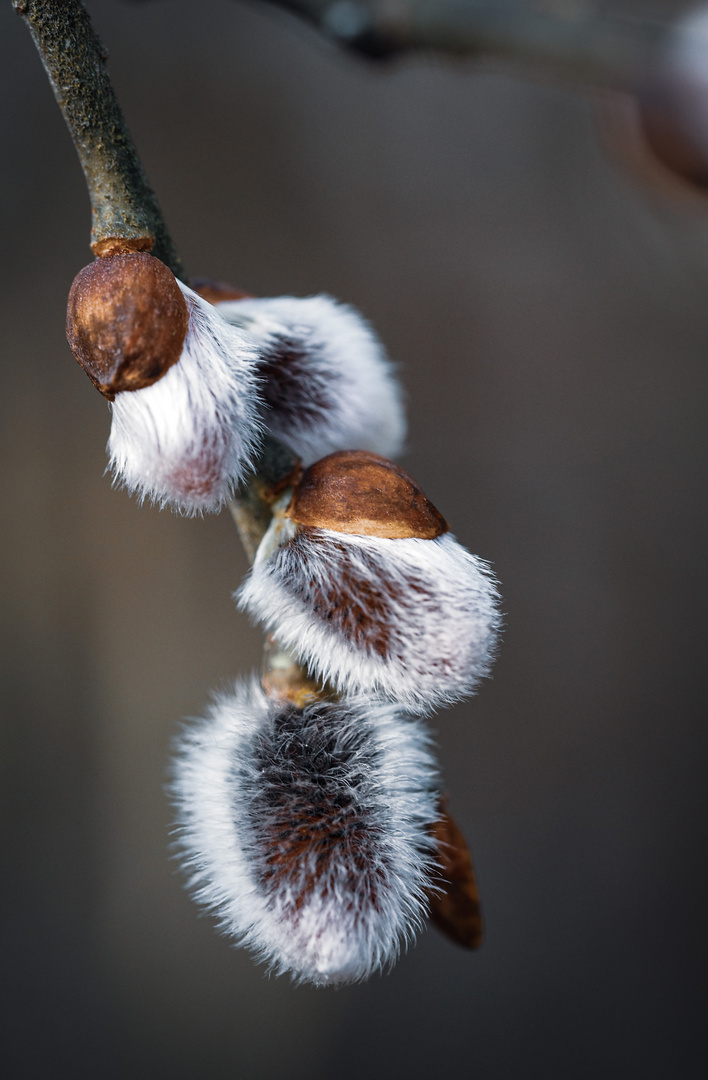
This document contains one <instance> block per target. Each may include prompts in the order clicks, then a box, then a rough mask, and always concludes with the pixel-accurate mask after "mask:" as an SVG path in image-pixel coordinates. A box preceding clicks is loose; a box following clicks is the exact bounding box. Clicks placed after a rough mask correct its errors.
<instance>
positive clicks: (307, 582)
mask: <svg viewBox="0 0 708 1080" xmlns="http://www.w3.org/2000/svg"><path fill="white" fill-rule="evenodd" d="M236 597H237V599H238V603H239V606H240V607H241V608H243V609H244V610H246V611H248V612H249V613H250V614H251V615H252V616H253V617H254V618H255V619H258V620H259V621H260V622H262V623H264V624H265V626H266V628H267V629H268V630H270V631H271V632H272V633H273V634H274V635H275V637H276V638H277V640H278V641H279V642H280V644H281V645H282V646H283V647H284V648H286V649H288V650H290V651H291V652H292V653H293V655H294V656H295V657H296V658H297V660H298V662H299V663H302V664H304V665H306V666H307V668H308V670H309V671H310V672H311V673H312V674H314V675H316V676H317V678H318V679H323V680H326V681H327V682H329V683H331V684H332V685H333V686H334V687H335V688H336V689H337V690H339V691H340V692H343V693H347V694H359V693H366V694H377V695H380V696H382V697H384V698H387V699H389V700H392V701H397V702H399V703H400V704H401V705H402V706H403V707H404V708H406V709H408V710H409V711H411V712H417V713H426V712H429V711H431V710H433V709H436V708H438V707H441V706H444V705H449V704H451V703H452V702H454V701H457V700H459V699H460V698H463V697H466V696H467V695H468V694H471V693H472V692H473V691H474V689H475V688H476V686H477V684H478V682H479V680H480V679H481V678H482V677H483V676H485V675H488V674H489V670H490V667H491V664H492V661H493V659H494V651H495V646H496V641H497V636H498V632H499V628H500V623H501V617H500V615H499V611H498V607H497V605H498V601H499V594H498V592H497V588H496V583H495V580H494V577H493V576H492V573H491V571H490V568H489V566H488V565H487V564H486V563H485V562H483V561H482V560H481V559H478V558H476V557H475V556H474V555H471V554H470V553H469V552H468V551H467V550H466V549H465V548H463V547H462V545H461V544H458V543H457V541H456V540H455V538H454V536H452V535H451V534H450V533H445V534H443V535H442V536H440V537H438V538H437V539H435V540H420V539H404V540H387V539H381V538H378V537H371V536H355V535H348V534H347V535H345V534H343V533H337V532H332V531H331V530H328V529H298V530H297V532H296V533H295V535H294V536H293V537H291V538H290V539H288V540H287V542H286V543H284V544H283V545H282V546H281V547H279V548H277V549H276V550H275V551H273V552H271V553H270V554H269V555H268V556H267V557H266V558H264V559H260V558H258V557H257V558H256V563H255V565H254V567H253V568H252V570H251V571H250V573H249V576H248V577H247V578H246V580H245V581H244V583H243V585H242V586H241V588H240V589H239V591H238V592H237V594H236Z"/></svg>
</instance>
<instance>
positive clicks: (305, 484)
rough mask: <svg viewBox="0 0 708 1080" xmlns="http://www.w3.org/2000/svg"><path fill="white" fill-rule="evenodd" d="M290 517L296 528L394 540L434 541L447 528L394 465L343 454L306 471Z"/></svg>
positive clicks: (367, 455)
mask: <svg viewBox="0 0 708 1080" xmlns="http://www.w3.org/2000/svg"><path fill="white" fill-rule="evenodd" d="M287 516H288V517H289V518H291V519H292V520H293V521H295V522H296V523H297V524H298V525H304V526H306V527H310V528H316V529H332V530H333V531H334V532H340V533H356V534H358V535H359V536H380V537H385V538H388V539H393V540H401V539H405V538H408V537H419V538H420V539H423V540H434V539H435V537H436V536H440V535H441V534H442V533H444V532H447V530H448V528H449V526H448V524H447V522H446V521H445V519H444V518H443V517H442V515H441V514H439V513H438V511H437V510H436V509H435V507H434V506H433V504H432V503H431V502H430V501H429V500H428V499H426V497H425V495H424V494H423V492H422V491H421V490H420V488H419V487H418V485H417V484H416V483H415V481H414V480H411V478H410V476H408V474H407V473H405V472H404V471H403V469H401V468H400V467H399V466H398V465H396V464H394V462H393V461H388V460H387V459H386V458H383V457H379V456H378V454H370V453H368V452H367V451H365V450H341V451H338V452H337V453H336V454H330V455H329V456H328V457H326V458H322V460H321V461H317V462H315V464H314V465H311V466H310V468H309V469H306V470H305V472H304V473H303V476H302V480H301V481H300V483H299V485H298V486H297V488H296V489H295V493H294V495H293V497H292V501H291V503H290V505H289V506H288V509H287Z"/></svg>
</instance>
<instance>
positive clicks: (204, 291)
mask: <svg viewBox="0 0 708 1080" xmlns="http://www.w3.org/2000/svg"><path fill="white" fill-rule="evenodd" d="M190 285H191V287H192V288H193V289H194V291H195V293H197V294H198V295H199V296H201V298H202V300H206V301H207V303H208V304H220V303H221V302H222V300H252V299H253V293H247V292H244V291H243V289H236V288H234V286H233V285H227V284H226V282H225V281H213V280H212V278H193V279H192V281H191V282H190Z"/></svg>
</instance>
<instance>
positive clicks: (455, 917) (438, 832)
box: [429, 805, 483, 949]
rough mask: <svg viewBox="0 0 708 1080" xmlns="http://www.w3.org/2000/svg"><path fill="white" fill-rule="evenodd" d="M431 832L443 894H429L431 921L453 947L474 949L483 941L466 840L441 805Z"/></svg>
mask: <svg viewBox="0 0 708 1080" xmlns="http://www.w3.org/2000/svg"><path fill="white" fill-rule="evenodd" d="M431 832H432V834H433V836H434V837H435V840H436V841H437V844H438V852H437V858H438V862H439V863H440V864H441V869H440V870H438V876H439V878H440V879H442V887H443V888H444V889H445V893H444V894H443V895H440V894H439V893H432V894H431V895H430V897H429V902H430V920H431V922H433V923H434V924H435V925H436V926H437V928H438V930H441V931H442V933H443V934H445V935H446V936H447V937H449V938H451V939H452V941H454V942H456V944H458V945H463V946H464V947H465V948H467V949H477V948H479V946H480V945H481V944H482V938H483V929H482V911H481V907H480V903H479V892H478V891H477V881H476V879H475V874H474V866H473V864H472V856H471V855H470V851H469V848H468V847H467V841H466V840H465V838H464V836H463V834H462V831H461V830H460V828H459V826H458V825H457V824H456V823H455V822H454V821H453V819H452V818H451V817H450V815H449V814H448V813H447V810H446V809H445V806H444V805H443V806H442V807H441V811H440V820H439V821H436V822H435V824H434V825H433V826H431Z"/></svg>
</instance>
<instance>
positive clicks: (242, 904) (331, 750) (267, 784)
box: [172, 680, 439, 986]
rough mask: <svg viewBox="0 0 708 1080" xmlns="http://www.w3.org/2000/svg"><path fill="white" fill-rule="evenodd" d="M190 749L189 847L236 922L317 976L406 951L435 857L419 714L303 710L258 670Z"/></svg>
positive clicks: (180, 789) (220, 704) (180, 758)
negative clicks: (263, 681)
mask: <svg viewBox="0 0 708 1080" xmlns="http://www.w3.org/2000/svg"><path fill="white" fill-rule="evenodd" d="M177 750H178V752H177V757H176V761H175V764H174V780H173V784H172V793H173V796H174V800H175V802H176V805H177V810H178V815H179V816H178V822H179V831H178V846H179V851H180V855H181V858H182V860H183V862H184V864H185V867H186V868H187V869H188V871H189V872H190V875H191V878H190V884H191V886H192V888H193V889H194V890H195V893H196V898H197V900H198V901H199V902H200V903H202V904H204V905H206V906H207V907H208V908H209V909H210V910H212V911H213V912H214V913H215V914H216V915H217V916H218V919H219V922H220V924H221V927H222V928H223V930H224V931H225V932H226V933H227V934H230V935H232V936H234V937H235V938H236V939H237V941H238V942H239V943H241V944H244V945H246V946H248V947H250V948H251V949H252V950H253V951H254V952H255V954H256V956H257V957H258V958H259V959H260V960H264V961H266V962H267V963H268V964H269V966H270V968H271V970H273V971H275V972H276V973H278V974H281V973H284V972H289V973H290V974H291V975H292V976H293V977H294V978H295V979H296V980H297V981H300V982H311V983H315V984H316V985H318V986H325V985H330V984H336V983H346V982H354V981H357V980H361V979H365V978H367V977H368V976H369V975H371V974H372V973H373V972H375V971H377V970H379V969H381V968H383V967H386V966H388V965H390V964H392V963H393V962H394V961H395V959H396V957H397V955H398V953H399V951H400V948H401V946H402V945H403V944H405V943H407V942H408V941H410V940H412V938H413V937H414V935H415V932H416V931H417V930H418V929H419V928H420V925H421V922H422V920H423V919H424V917H425V915H426V913H427V903H426V898H425V893H426V890H427V889H429V888H430V886H431V878H432V877H433V876H434V873H435V866H436V863H435V860H434V842H433V840H432V839H431V837H430V833H429V826H430V825H431V823H432V822H434V821H435V820H436V819H437V817H438V813H439V812H438V782H437V771H436V767H435V763H434V761H433V758H432V756H431V753H430V749H429V739H428V736H427V734H426V732H425V730H424V729H423V727H422V726H421V724H420V722H419V721H416V720H414V719H411V718H409V717H406V716H405V715H404V714H402V713H401V712H400V710H398V709H397V708H395V707H394V706H392V705H387V704H381V703H373V704H372V703H370V702H366V701H363V700H359V701H351V702H346V703H344V704H341V703H333V702H319V703H314V704H312V705H309V706H307V707H306V708H305V709H303V710H300V709H296V708H295V707H294V706H292V705H289V704H287V703H280V702H275V701H273V700H271V699H269V698H267V697H266V695H265V694H264V693H263V691H262V689H261V688H260V686H259V685H258V684H257V682H256V681H255V680H253V681H252V682H251V683H250V684H249V683H245V682H239V683H237V684H236V687H235V689H234V692H233V693H231V694H224V695H222V696H220V697H218V698H217V699H216V701H215V703H214V704H213V705H212V707H211V708H210V710H209V712H208V714H207V716H206V718H205V719H204V720H202V721H201V722H198V723H196V724H194V725H193V726H191V727H188V728H187V729H186V731H185V732H184V734H183V736H182V738H181V740H180V743H179V746H178V748H177Z"/></svg>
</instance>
